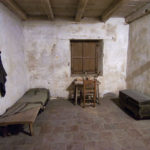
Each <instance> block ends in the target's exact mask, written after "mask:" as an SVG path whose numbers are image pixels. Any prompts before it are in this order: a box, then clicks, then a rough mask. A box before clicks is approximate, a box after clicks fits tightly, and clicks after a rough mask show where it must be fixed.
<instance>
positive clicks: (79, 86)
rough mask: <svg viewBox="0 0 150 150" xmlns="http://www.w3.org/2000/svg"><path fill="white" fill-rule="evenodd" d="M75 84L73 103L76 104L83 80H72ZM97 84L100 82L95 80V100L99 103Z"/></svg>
mask: <svg viewBox="0 0 150 150" xmlns="http://www.w3.org/2000/svg"><path fill="white" fill-rule="evenodd" d="M74 84H75V105H77V100H78V93H79V92H81V91H80V89H81V88H82V89H83V80H76V81H74ZM99 84H100V82H99V81H98V80H96V102H97V103H98V104H100V96H99Z"/></svg>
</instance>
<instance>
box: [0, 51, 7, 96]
mask: <svg viewBox="0 0 150 150" xmlns="http://www.w3.org/2000/svg"><path fill="white" fill-rule="evenodd" d="M6 76H7V74H6V72H5V69H4V67H3V64H2V60H1V52H0V93H1V96H2V97H4V96H5V93H6V90H5V83H6Z"/></svg>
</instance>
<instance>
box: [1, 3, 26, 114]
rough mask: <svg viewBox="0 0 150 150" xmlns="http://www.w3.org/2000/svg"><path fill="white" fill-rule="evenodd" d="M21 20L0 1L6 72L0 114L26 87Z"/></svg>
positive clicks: (2, 49) (2, 48)
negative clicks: (4, 92)
mask: <svg viewBox="0 0 150 150" xmlns="http://www.w3.org/2000/svg"><path fill="white" fill-rule="evenodd" d="M23 42H24V39H23V25H22V22H21V21H20V20H19V19H18V18H17V17H16V16H15V15H14V14H13V13H12V12H10V11H9V10H8V9H7V8H6V7H5V6H4V5H2V4H1V3H0V50H1V51H2V61H3V65H4V68H5V70H6V72H7V74H8V76H7V82H6V96H5V97H4V98H2V97H1V96H0V115H1V114H3V113H4V112H5V111H6V109H7V108H8V107H10V106H11V105H13V104H14V103H15V102H16V101H17V100H18V99H19V98H20V97H21V96H22V94H24V92H25V91H26V90H27V88H28V82H27V76H26V75H27V72H26V71H27V68H26V67H25V61H24V60H25V59H24V50H23Z"/></svg>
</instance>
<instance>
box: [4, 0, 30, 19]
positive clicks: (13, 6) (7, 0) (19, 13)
mask: <svg viewBox="0 0 150 150" xmlns="http://www.w3.org/2000/svg"><path fill="white" fill-rule="evenodd" d="M1 2H2V3H3V4H4V5H5V6H6V7H8V8H9V9H10V10H11V11H13V12H14V13H15V14H16V15H17V16H19V17H20V18H21V19H22V20H26V19H27V15H26V13H25V12H24V11H23V10H22V9H21V8H20V7H19V6H18V4H17V3H15V2H14V1H13V0H1Z"/></svg>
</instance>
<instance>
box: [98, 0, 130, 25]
mask: <svg viewBox="0 0 150 150" xmlns="http://www.w3.org/2000/svg"><path fill="white" fill-rule="evenodd" d="M125 1H126V2H127V1H128V0H114V1H113V2H112V3H111V5H110V6H109V7H108V8H107V9H106V10H105V11H104V12H103V14H102V15H101V20H102V21H103V22H106V21H107V20H108V19H109V18H110V17H111V16H112V15H113V14H114V12H115V11H116V10H117V9H118V8H119V7H120V6H121V5H122V4H123V3H124V2H125Z"/></svg>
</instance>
